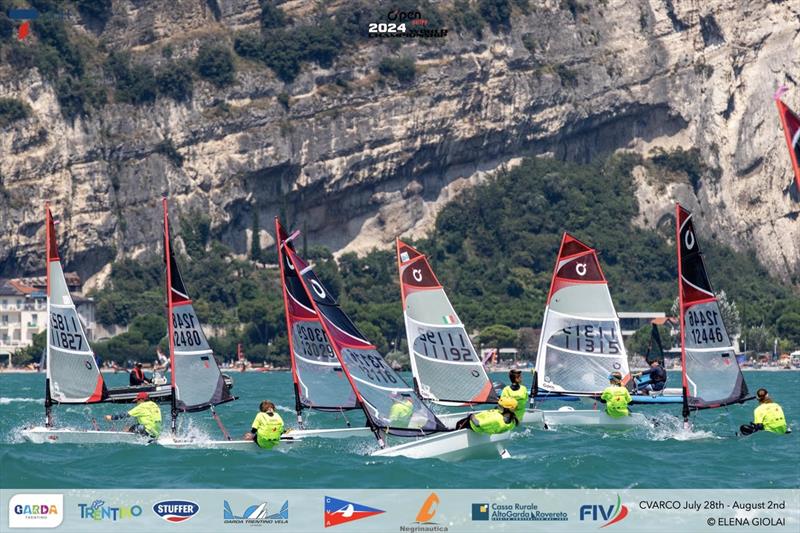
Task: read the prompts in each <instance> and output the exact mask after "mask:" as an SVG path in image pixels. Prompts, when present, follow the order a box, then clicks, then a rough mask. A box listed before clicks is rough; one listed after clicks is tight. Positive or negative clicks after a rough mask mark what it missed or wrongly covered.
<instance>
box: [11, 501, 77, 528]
mask: <svg viewBox="0 0 800 533" xmlns="http://www.w3.org/2000/svg"><path fill="white" fill-rule="evenodd" d="M63 511H64V495H63V494H15V495H14V496H12V497H11V499H10V500H9V501H8V527H10V528H11V527H14V528H17V527H28V528H31V527H35V528H50V527H58V526H60V525H61V521H62V520H64V515H63V514H62V513H63Z"/></svg>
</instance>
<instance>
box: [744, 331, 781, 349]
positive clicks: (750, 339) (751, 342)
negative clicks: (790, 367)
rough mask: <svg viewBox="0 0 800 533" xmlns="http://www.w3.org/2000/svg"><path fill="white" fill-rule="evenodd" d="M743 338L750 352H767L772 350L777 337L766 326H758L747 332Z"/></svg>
mask: <svg viewBox="0 0 800 533" xmlns="http://www.w3.org/2000/svg"><path fill="white" fill-rule="evenodd" d="M742 337H743V338H744V343H745V344H746V345H747V349H748V350H753V351H755V352H766V351H769V350H771V349H772V341H773V340H774V338H775V335H773V334H772V332H771V331H769V330H768V329H767V328H765V327H764V326H757V327H754V328H749V329H747V330H745V332H744V334H743V335H742Z"/></svg>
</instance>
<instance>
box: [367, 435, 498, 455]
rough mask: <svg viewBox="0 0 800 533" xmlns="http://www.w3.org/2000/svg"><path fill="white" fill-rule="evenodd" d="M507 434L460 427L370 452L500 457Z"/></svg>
mask: <svg viewBox="0 0 800 533" xmlns="http://www.w3.org/2000/svg"><path fill="white" fill-rule="evenodd" d="M510 438H511V432H510V431H507V432H505V433H499V434H497V435H484V434H481V433H475V432H474V431H471V430H469V429H461V430H458V431H452V432H449V433H439V434H434V435H431V436H430V437H424V438H421V439H417V440H414V441H412V442H407V443H405V444H398V445H397V446H391V447H388V448H384V449H382V450H378V451H376V452H373V453H372V455H373V456H375V457H400V456H402V457H408V458H411V459H441V460H443V461H461V460H463V459H479V458H493V457H503V456H504V452H505V445H504V442H505V441H507V440H508V439H510ZM506 455H507V453H506Z"/></svg>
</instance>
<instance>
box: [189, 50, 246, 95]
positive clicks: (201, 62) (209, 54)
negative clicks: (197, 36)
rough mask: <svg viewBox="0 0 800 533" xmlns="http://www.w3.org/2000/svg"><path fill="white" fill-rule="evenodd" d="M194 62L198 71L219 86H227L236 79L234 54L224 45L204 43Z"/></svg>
mask: <svg viewBox="0 0 800 533" xmlns="http://www.w3.org/2000/svg"><path fill="white" fill-rule="evenodd" d="M194 64H195V69H196V70H197V73H198V74H199V75H200V76H201V77H203V78H205V79H207V80H208V81H210V82H212V83H213V84H214V85H216V86H217V87H225V86H226V85H230V84H231V83H233V81H234V76H233V75H234V73H235V71H236V68H235V66H234V64H233V55H231V52H230V50H228V49H227V48H226V47H224V46H220V45H215V44H208V43H206V44H204V45H202V46H201V47H200V50H199V51H198V52H197V58H196V59H195V61H194Z"/></svg>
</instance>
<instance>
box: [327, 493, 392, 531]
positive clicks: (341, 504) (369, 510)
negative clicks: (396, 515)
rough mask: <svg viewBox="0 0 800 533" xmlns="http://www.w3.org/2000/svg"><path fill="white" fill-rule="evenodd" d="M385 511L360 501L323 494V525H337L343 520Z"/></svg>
mask: <svg viewBox="0 0 800 533" xmlns="http://www.w3.org/2000/svg"><path fill="white" fill-rule="evenodd" d="M385 512H386V511H384V510H382V509H375V508H374V507H367V506H366V505H361V504H360V503H355V502H349V501H347V500H339V499H336V498H331V497H330V496H325V527H333V526H338V525H339V524H344V523H345V522H352V521H353V520H361V519H362V518H368V517H370V516H375V515H376V514H381V513H385Z"/></svg>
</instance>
